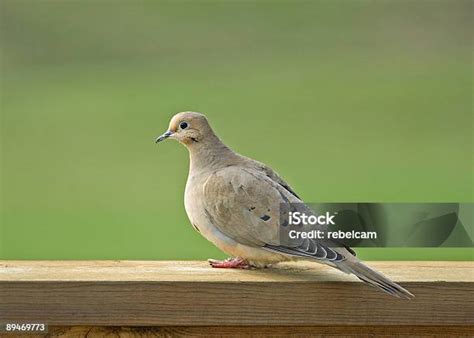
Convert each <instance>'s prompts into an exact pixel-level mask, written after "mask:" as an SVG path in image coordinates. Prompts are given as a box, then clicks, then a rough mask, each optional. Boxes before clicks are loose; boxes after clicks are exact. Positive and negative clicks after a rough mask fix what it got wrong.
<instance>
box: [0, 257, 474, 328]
mask: <svg viewBox="0 0 474 338" xmlns="http://www.w3.org/2000/svg"><path fill="white" fill-rule="evenodd" d="M370 265H371V266H373V267H374V268H376V269H378V270H380V271H381V272H383V273H385V274H386V275H387V276H389V277H391V278H393V279H394V280H395V281H397V282H399V283H400V284H401V285H403V286H404V287H406V288H408V289H409V290H410V291H412V292H413V293H414V294H415V295H416V298H415V299H414V300H411V301H407V300H400V299H396V298H393V297H390V296H387V295H385V294H383V293H381V292H379V291H377V290H375V289H372V288H370V287H368V286H366V285H364V284H362V283H360V282H358V281H356V280H354V279H353V278H352V277H350V276H346V275H344V274H342V273H339V272H338V271H336V270H334V269H331V268H327V267H324V266H321V265H317V264H311V263H293V264H285V265H282V266H281V267H280V268H271V269H265V270H250V271H244V270H227V269H226V270H218V269H211V268H210V267H208V265H207V263H205V262H163V261H160V262H150V261H147V262H141V261H34V262H32V261H1V262H0V322H3V323H6V322H18V321H23V322H25V321H34V322H44V323H47V324H48V325H53V326H54V325H57V326H72V325H75V326H220V327H222V326H263V325H265V326H328V325H330V326H331V325H333V326H354V325H357V326H364V327H369V326H389V325H405V326H407V325H408V326H417V327H419V326H439V327H448V326H450V325H456V326H472V325H474V263H472V262H374V263H370Z"/></svg>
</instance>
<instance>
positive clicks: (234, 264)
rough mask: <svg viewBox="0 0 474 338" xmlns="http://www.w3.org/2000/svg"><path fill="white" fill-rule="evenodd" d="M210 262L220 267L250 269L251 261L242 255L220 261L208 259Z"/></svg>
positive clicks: (214, 266)
mask: <svg viewBox="0 0 474 338" xmlns="http://www.w3.org/2000/svg"><path fill="white" fill-rule="evenodd" d="M207 261H208V262H209V264H210V265H211V266H212V267H213V268H220V269H250V264H249V262H248V261H247V260H246V259H245V258H242V257H229V258H227V259H226V260H223V261H218V260H215V259H208V260H207Z"/></svg>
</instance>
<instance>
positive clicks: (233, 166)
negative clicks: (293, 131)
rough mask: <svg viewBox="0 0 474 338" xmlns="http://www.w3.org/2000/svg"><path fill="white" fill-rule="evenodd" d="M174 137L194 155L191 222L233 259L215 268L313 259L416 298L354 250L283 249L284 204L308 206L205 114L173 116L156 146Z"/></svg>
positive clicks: (188, 196) (317, 244)
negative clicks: (223, 136)
mask: <svg viewBox="0 0 474 338" xmlns="http://www.w3.org/2000/svg"><path fill="white" fill-rule="evenodd" d="M168 138H170V139H174V140H177V141H179V142H180V143H182V144H183V145H185V146H186V148H187V149H188V151H189V157H190V167H189V175H188V180H187V183H186V189H185V199H184V204H185V208H186V213H187V215H188V217H189V220H190V221H191V224H192V225H193V227H194V228H195V229H196V230H197V231H198V232H199V233H201V235H202V236H204V237H205V238H206V239H208V240H209V241H210V242H212V243H213V244H214V245H216V246H217V247H218V248H219V249H221V250H222V251H224V252H225V253H227V254H228V255H230V256H231V257H232V258H229V259H227V260H225V261H216V260H209V262H210V264H211V266H213V267H215V268H249V267H265V266H268V265H270V264H273V263H278V262H283V261H290V260H291V261H292V260H299V259H304V260H313V261H316V262H319V263H324V264H327V265H330V266H332V267H335V268H337V269H339V270H341V271H343V272H345V273H352V274H354V275H355V276H357V277H358V278H359V279H360V280H362V281H364V282H366V283H368V284H370V285H372V286H375V287H377V288H379V289H381V290H383V291H385V292H387V293H389V294H391V295H394V296H397V297H402V298H411V297H413V295H412V294H411V293H410V292H409V291H407V290H405V289H404V288H402V287H401V286H399V285H398V284H396V283H394V282H392V281H391V280H390V279H388V278H387V277H385V276H383V275H382V274H380V273H379V272H376V271H375V270H373V269H371V268H369V267H368V266H367V265H365V264H363V263H362V262H361V261H360V260H359V259H358V258H356V257H355V252H354V251H353V250H352V249H350V248H348V247H345V246H340V245H338V246H332V247H331V246H329V245H328V244H327V242H322V241H319V240H309V241H308V240H305V241H300V242H296V243H294V244H293V245H282V243H281V242H280V240H279V236H280V229H281V226H282V225H281V224H280V222H281V220H280V208H281V206H285V205H293V204H297V205H300V206H301V207H302V208H307V207H306V205H305V204H304V203H303V202H302V200H301V199H300V197H299V196H298V195H297V194H296V193H295V191H294V190H293V189H292V188H291V187H290V186H289V185H288V184H287V183H286V182H285V181H284V180H283V179H282V178H281V177H280V176H279V175H278V174H277V173H276V172H275V171H273V170H272V169H271V168H270V167H268V166H266V165H265V164H263V163H260V162H258V161H255V160H253V159H250V158H248V157H245V156H242V155H239V154H237V153H235V152H234V151H232V150H231V149H230V148H228V147H227V146H226V145H225V144H224V143H223V142H222V141H221V140H220V139H219V138H218V137H217V136H216V134H215V133H214V131H213V130H212V129H211V126H210V125H209V122H208V120H207V118H206V117H205V116H204V115H203V114H200V113H195V112H182V113H178V114H176V115H175V116H173V118H172V119H171V122H170V125H169V128H168V130H167V131H166V132H165V133H164V134H163V135H161V136H160V137H158V138H157V139H156V142H157V143H158V142H161V141H163V140H165V139H168ZM308 209H309V208H308Z"/></svg>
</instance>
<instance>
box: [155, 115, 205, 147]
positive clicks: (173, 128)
mask: <svg viewBox="0 0 474 338" xmlns="http://www.w3.org/2000/svg"><path fill="white" fill-rule="evenodd" d="M212 135H214V133H213V131H212V129H211V127H210V126H209V122H207V118H206V116H204V115H203V114H201V113H195V112H182V113H178V114H176V115H175V116H173V117H172V118H171V121H170V125H169V128H168V130H167V131H166V132H165V133H163V135H161V136H159V137H158V138H157V139H156V141H155V142H156V143H158V142H161V141H164V140H166V139H167V138H170V139H174V140H177V141H179V142H181V143H182V144H184V145H186V146H190V145H193V144H196V143H200V142H203V141H205V140H206V138H208V137H209V136H212Z"/></svg>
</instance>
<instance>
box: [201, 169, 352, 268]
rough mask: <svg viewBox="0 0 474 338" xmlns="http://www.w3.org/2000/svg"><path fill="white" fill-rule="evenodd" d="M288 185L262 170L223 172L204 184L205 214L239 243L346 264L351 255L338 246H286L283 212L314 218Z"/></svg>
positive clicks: (313, 243)
mask: <svg viewBox="0 0 474 338" xmlns="http://www.w3.org/2000/svg"><path fill="white" fill-rule="evenodd" d="M280 180H281V179H280ZM285 185H286V184H285V183H284V182H283V181H282V180H281V182H278V181H274V180H273V179H272V177H271V176H270V175H268V174H267V173H266V172H264V171H261V170H258V169H253V168H247V167H238V166H230V167H226V168H223V169H220V170H218V171H215V172H213V173H212V175H210V176H209V177H208V179H207V180H206V182H205V183H204V186H203V193H204V195H203V197H204V206H205V213H206V215H207V217H208V218H209V220H210V222H211V223H212V224H214V226H216V227H217V228H218V229H219V230H220V231H221V232H222V233H224V234H225V235H227V236H229V237H231V238H232V239H234V240H235V241H237V242H239V243H242V244H245V245H250V246H259V247H263V248H265V249H267V250H271V251H278V252H281V253H285V254H288V255H294V256H300V257H306V258H314V259H318V260H327V261H334V262H337V261H341V260H344V258H345V255H346V254H347V253H348V252H347V251H346V250H345V249H344V248H342V247H339V248H336V247H337V246H338V245H337V244H335V243H328V242H327V241H324V240H314V239H294V240H292V241H291V243H289V242H288V241H286V238H285V241H284V243H283V241H282V238H281V236H284V235H285V231H284V230H285V223H284V220H282V219H281V213H280V211H281V210H282V209H284V208H286V210H291V211H300V212H304V213H306V214H308V215H310V214H312V211H311V210H310V209H309V208H308V207H307V206H306V205H305V204H304V203H303V202H302V201H301V200H300V199H299V198H297V197H296V195H295V194H294V193H293V191H292V190H289V189H288V188H287V187H285ZM286 186H287V185H286Z"/></svg>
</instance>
